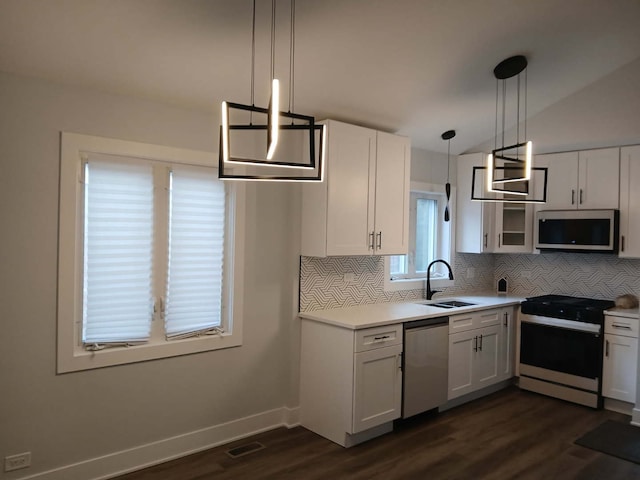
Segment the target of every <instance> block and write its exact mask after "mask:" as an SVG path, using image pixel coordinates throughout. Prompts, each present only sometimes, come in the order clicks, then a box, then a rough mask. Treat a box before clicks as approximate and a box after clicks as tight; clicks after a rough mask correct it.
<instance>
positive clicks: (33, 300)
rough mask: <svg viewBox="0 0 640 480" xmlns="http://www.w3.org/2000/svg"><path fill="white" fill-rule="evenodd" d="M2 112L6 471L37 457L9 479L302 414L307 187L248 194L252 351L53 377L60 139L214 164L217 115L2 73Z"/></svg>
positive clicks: (247, 343)
mask: <svg viewBox="0 0 640 480" xmlns="http://www.w3.org/2000/svg"><path fill="white" fill-rule="evenodd" d="M0 105H1V108H0V165H1V167H2V168H1V170H0V221H1V225H2V227H1V228H2V230H1V234H0V306H1V310H0V311H1V313H0V317H1V319H2V321H1V323H0V324H1V325H2V331H1V334H0V379H1V380H0V385H1V387H0V389H1V392H2V393H1V394H0V459H1V458H4V457H5V456H6V455H10V454H15V453H20V452H24V451H31V452H32V455H33V456H32V463H33V466H32V467H31V468H30V469H28V470H21V471H18V472H15V473H11V474H4V473H3V472H0V478H7V479H9V478H21V477H22V476H24V475H27V474H29V475H31V474H35V473H38V472H41V471H46V470H49V469H54V468H57V467H60V466H64V465H67V464H71V463H74V462H80V461H84V460H88V459H91V458H94V457H97V456H100V455H105V454H109V453H112V452H116V451H119V450H122V449H127V448H131V447H135V446H137V445H141V444H146V443H149V442H154V441H159V440H162V439H166V438H169V437H172V436H176V435H180V434H184V433H188V432H193V431H195V430H198V429H203V428H207V427H211V426H214V425H219V424H221V423H224V422H228V421H231V420H234V419H239V418H242V417H246V416H249V415H253V414H257V413H261V412H265V411H267V410H271V409H276V408H280V407H283V406H285V405H291V406H296V405H297V403H298V399H297V383H296V382H297V380H296V381H294V380H293V379H297V370H296V369H297V362H292V361H291V357H292V354H293V355H294V356H295V355H296V352H297V336H296V335H297V323H296V322H295V309H296V307H297V296H296V295H297V290H296V288H297V268H298V264H297V261H298V257H297V252H298V251H299V245H298V237H299V225H298V223H297V222H296V221H293V219H297V218H298V212H296V211H295V209H296V208H297V207H296V204H297V202H296V201H295V200H296V199H298V198H299V191H298V188H297V187H296V186H289V185H280V184H270V185H260V186H256V185H253V184H252V185H249V187H248V188H247V226H246V235H247V238H246V252H245V255H246V257H245V265H246V267H245V275H244V280H245V282H244V284H245V306H244V313H245V320H244V344H243V346H242V347H239V348H234V349H228V350H221V351H214V352H207V353H201V354H195V355H189V356H182V357H176V358H171V359H166V360H157V361H149V362H144V363H137V364H132V365H124V366H116V367H111V368H104V369H99V370H92V371H84V372H78V373H69V374H64V375H56V365H55V361H56V351H55V346H56V274H57V239H58V230H57V222H58V180H59V149H60V132H61V131H69V132H77V133H85V134H90V135H98V136H106V137H114V138H120V139H126V140H134V141H141V142H148V143H157V144H163V145H169V146H174V147H186V148H192V149H199V150H206V151H211V152H217V125H218V124H219V119H218V118H217V117H216V114H214V113H213V112H217V111H218V109H217V107H216V106H215V105H212V113H211V114H207V113H202V112H196V111H188V110H181V109H178V108H173V107H170V106H166V105H160V104H154V103H151V102H148V101H145V100H140V99H136V98H128V97H121V96H115V95H107V94H103V93H99V92H94V91H87V90H80V89H74V88H71V87H63V86H60V85H55V84H50V83H45V82H41V81H36V80H32V79H27V78H21V77H15V76H11V75H7V74H3V73H0ZM212 155H216V154H215V153H212ZM292 363H294V364H295V366H294V367H292ZM105 473H106V472H105ZM63 478H68V477H63Z"/></svg>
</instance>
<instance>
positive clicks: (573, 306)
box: [522, 295, 615, 325]
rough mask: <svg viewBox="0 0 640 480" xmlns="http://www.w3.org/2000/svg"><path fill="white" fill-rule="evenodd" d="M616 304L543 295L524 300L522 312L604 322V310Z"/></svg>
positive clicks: (599, 323)
mask: <svg viewBox="0 0 640 480" xmlns="http://www.w3.org/2000/svg"><path fill="white" fill-rule="evenodd" d="M614 306H615V303H614V302H613V301H611V300H598V299H593V298H583V297H571V296H568V295H541V296H538V297H529V298H527V300H526V301H524V302H522V313H527V314H530V315H539V316H544V317H551V318H563V319H566V320H575V321H578V322H585V323H595V324H598V325H602V324H603V323H604V313H603V312H604V311H605V310H607V309H609V308H612V307H614Z"/></svg>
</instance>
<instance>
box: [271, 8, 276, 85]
mask: <svg viewBox="0 0 640 480" xmlns="http://www.w3.org/2000/svg"><path fill="white" fill-rule="evenodd" d="M275 58H276V2H275V0H271V80H273V79H274V78H276V76H275Z"/></svg>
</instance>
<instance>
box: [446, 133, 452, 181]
mask: <svg viewBox="0 0 640 480" xmlns="http://www.w3.org/2000/svg"><path fill="white" fill-rule="evenodd" d="M450 152H451V139H449V141H448V142H447V183H449V165H450V161H449V153H450Z"/></svg>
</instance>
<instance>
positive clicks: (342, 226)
mask: <svg viewBox="0 0 640 480" xmlns="http://www.w3.org/2000/svg"><path fill="white" fill-rule="evenodd" d="M324 123H326V125H327V140H326V149H327V150H326V162H325V181H324V182H322V183H307V184H305V185H303V187H302V188H303V192H302V248H301V251H302V255H306V256H316V257H325V256H333V255H335V256H339V255H370V254H376V255H400V254H406V253H407V252H408V238H409V175H410V167H411V164H410V155H411V145H410V141H409V139H408V138H407V137H401V136H398V135H392V134H389V133H384V132H377V131H375V130H372V129H369V128H364V127H359V126H356V125H349V124H346V123H342V122H336V121H334V120H327V121H326V122H324Z"/></svg>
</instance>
